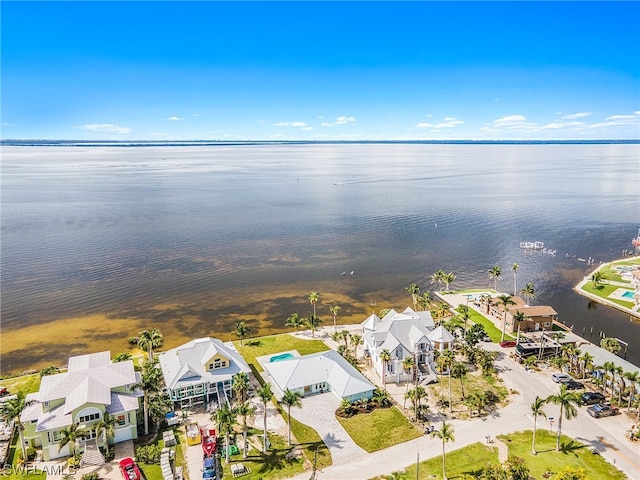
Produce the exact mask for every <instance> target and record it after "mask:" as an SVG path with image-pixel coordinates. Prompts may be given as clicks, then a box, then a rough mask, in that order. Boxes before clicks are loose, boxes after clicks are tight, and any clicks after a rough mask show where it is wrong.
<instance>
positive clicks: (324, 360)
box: [263, 350, 376, 403]
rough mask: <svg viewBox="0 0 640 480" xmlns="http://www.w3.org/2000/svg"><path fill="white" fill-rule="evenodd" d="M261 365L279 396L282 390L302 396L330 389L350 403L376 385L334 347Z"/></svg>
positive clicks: (368, 392)
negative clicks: (333, 348)
mask: <svg viewBox="0 0 640 480" xmlns="http://www.w3.org/2000/svg"><path fill="white" fill-rule="evenodd" d="M263 367H264V369H265V371H266V372H267V374H268V375H269V377H270V379H271V380H272V381H271V382H270V383H271V384H272V385H273V386H275V387H276V389H275V391H274V394H275V395H276V397H277V398H281V397H282V394H283V393H284V391H285V390H291V391H292V392H299V393H300V394H301V395H302V396H307V395H312V394H315V393H323V392H331V393H333V394H334V395H335V396H336V397H337V398H339V399H345V400H348V401H349V402H351V403H353V402H355V401H357V400H360V399H362V398H367V399H369V398H371V397H372V396H373V392H374V391H375V389H376V386H375V385H374V384H373V383H371V382H370V381H369V380H367V379H366V378H365V376H364V375H362V374H361V373H360V372H359V371H358V370H357V369H356V368H355V367H354V366H353V365H351V364H350V363H349V362H348V361H347V360H346V359H345V358H344V357H343V356H342V355H340V354H339V353H338V352H336V351H335V350H327V351H325V352H319V353H312V354H309V355H303V356H296V357H292V358H288V359H283V360H278V361H277V362H265V363H263Z"/></svg>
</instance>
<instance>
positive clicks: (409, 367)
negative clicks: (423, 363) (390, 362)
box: [402, 357, 416, 397]
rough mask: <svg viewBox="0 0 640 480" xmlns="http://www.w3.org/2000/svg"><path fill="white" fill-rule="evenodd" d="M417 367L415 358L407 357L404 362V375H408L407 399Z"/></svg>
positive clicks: (405, 392)
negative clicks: (414, 370) (414, 369)
mask: <svg viewBox="0 0 640 480" xmlns="http://www.w3.org/2000/svg"><path fill="white" fill-rule="evenodd" d="M415 365H416V362H415V361H414V360H413V357H405V358H404V360H402V370H404V373H406V374H407V376H408V378H407V388H406V389H405V391H404V394H405V397H406V396H407V392H408V390H409V384H410V383H411V380H412V379H413V368H414V367H415Z"/></svg>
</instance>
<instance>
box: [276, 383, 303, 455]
mask: <svg viewBox="0 0 640 480" xmlns="http://www.w3.org/2000/svg"><path fill="white" fill-rule="evenodd" d="M280 403H281V404H283V405H284V406H285V407H287V442H288V444H289V446H291V407H298V408H300V407H302V395H301V394H300V392H292V391H291V390H289V389H288V388H287V389H286V390H285V391H284V395H283V396H282V400H280Z"/></svg>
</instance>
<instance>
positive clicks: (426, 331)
mask: <svg viewBox="0 0 640 480" xmlns="http://www.w3.org/2000/svg"><path fill="white" fill-rule="evenodd" d="M375 318H377V317H375ZM375 318H372V317H369V318H367V319H366V320H365V321H364V322H363V325H362V326H363V331H364V335H363V339H364V349H365V352H366V354H367V355H368V356H369V357H370V360H371V365H372V367H373V370H374V372H376V374H377V375H378V376H379V377H380V378H381V379H382V378H383V376H384V381H385V382H390V381H391V382H396V383H397V382H401V381H408V380H411V373H410V372H407V371H405V369H404V367H403V361H404V359H405V358H407V357H413V361H414V363H415V365H416V366H417V375H418V379H419V380H420V381H423V382H425V383H428V382H430V381H435V376H434V375H433V373H432V368H431V367H430V365H432V364H433V360H434V358H433V347H434V344H433V343H432V340H431V339H430V338H429V335H430V334H431V333H432V332H433V331H434V330H435V325H434V322H433V318H432V317H431V313H430V312H428V311H420V312H416V311H414V310H412V309H411V308H407V309H405V310H404V311H403V312H402V313H398V312H396V311H395V310H390V311H389V312H388V313H387V314H386V315H385V316H384V318H382V319H379V321H375ZM444 332H446V329H444V328H442V331H441V332H440V333H437V334H436V336H437V337H438V338H440V337H442V338H443V339H444V338H446V339H447V340H446V342H451V341H452V340H453V337H452V336H451V334H450V333H449V332H446V334H444ZM446 342H444V341H443V342H442V344H445V343H446ZM448 344H449V345H450V343H448ZM385 350H386V351H388V352H389V354H390V357H391V359H390V360H389V361H387V362H384V361H383V360H382V359H381V358H380V355H381V353H382V352H383V351H385Z"/></svg>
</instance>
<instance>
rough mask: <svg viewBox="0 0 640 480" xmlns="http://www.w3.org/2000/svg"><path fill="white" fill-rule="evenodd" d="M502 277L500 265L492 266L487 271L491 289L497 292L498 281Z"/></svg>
mask: <svg viewBox="0 0 640 480" xmlns="http://www.w3.org/2000/svg"><path fill="white" fill-rule="evenodd" d="M501 277H502V268H500V265H494V266H493V267H491V268H490V269H489V278H491V279H493V289H494V290H495V291H496V292H497V291H498V280H500V278H501Z"/></svg>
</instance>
